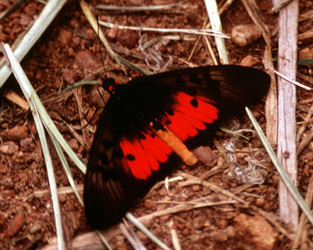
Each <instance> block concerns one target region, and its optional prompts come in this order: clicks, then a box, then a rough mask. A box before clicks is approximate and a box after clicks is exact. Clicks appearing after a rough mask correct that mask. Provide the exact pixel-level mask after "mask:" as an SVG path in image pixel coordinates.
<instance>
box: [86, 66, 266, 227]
mask: <svg viewBox="0 0 313 250" xmlns="http://www.w3.org/2000/svg"><path fill="white" fill-rule="evenodd" d="M269 85H270V77H269V75H268V74H266V73H265V72H263V71H261V70H258V69H254V68H248V67H243V66H235V65H221V66H204V67H197V68H188V69H180V70H174V71H169V72H165V73H159V74H156V75H152V76H146V77H140V78H137V79H134V80H132V81H130V82H128V83H127V84H117V83H116V82H115V81H114V80H113V79H107V80H106V81H105V82H104V88H105V89H106V90H107V91H108V92H109V93H110V94H111V97H110V99H109V100H108V102H107V103H106V106H105V108H104V110H103V112H102V114H101V115H100V118H99V122H98V127H97V131H96V133H95V136H94V140H93V143H92V146H91V150H90V154H89V160H88V165H87V172H86V176H85V183H84V204H85V214H86V218H87V221H88V222H89V223H90V225H91V226H92V227H94V228H97V229H105V228H108V227H110V226H112V225H114V224H116V223H118V222H119V221H121V219H122V217H123V216H124V214H125V213H126V212H127V211H128V210H129V208H130V207H131V206H132V205H133V204H134V202H135V201H136V200H138V198H140V197H142V196H143V195H144V194H146V193H147V192H148V190H149V188H151V186H152V185H154V184H155V183H156V181H158V180H160V179H162V178H164V177H165V176H166V175H167V174H168V173H169V171H170V170H171V169H172V168H173V166H177V165H178V164H180V163H181V162H184V163H186V164H187V165H194V164H196V163H197V158H196V157H195V156H194V155H193V154H192V152H191V151H190V150H191V149H193V148H195V147H197V146H200V145H201V143H204V142H207V140H208V138H209V134H211V133H212V131H214V130H215V128H216V127H217V124H218V123H219V122H220V121H221V120H223V119H225V118H226V117H228V116H230V115H233V114H235V113H236V112H237V111H238V110H240V109H242V108H244V107H245V106H248V105H253V104H257V103H259V102H260V99H261V98H262V97H263V96H264V95H265V94H266V92H267V90H268V88H269Z"/></svg>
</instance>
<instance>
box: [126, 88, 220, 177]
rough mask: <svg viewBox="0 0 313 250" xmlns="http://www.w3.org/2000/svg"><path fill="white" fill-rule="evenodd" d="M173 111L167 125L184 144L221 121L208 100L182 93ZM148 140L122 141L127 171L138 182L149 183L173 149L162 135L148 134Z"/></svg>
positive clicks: (178, 96)
mask: <svg viewBox="0 0 313 250" xmlns="http://www.w3.org/2000/svg"><path fill="white" fill-rule="evenodd" d="M174 98H175V100H176V101H177V103H176V104H175V105H174V107H173V112H169V113H171V114H169V113H166V118H165V119H166V120H164V121H163V123H164V125H166V126H167V127H168V129H169V130H170V131H171V132H172V133H174V134H175V135H176V136H177V137H178V138H179V139H180V140H181V141H185V140H187V139H188V138H190V137H195V136H196V135H197V134H198V131H199V130H205V129H206V124H209V123H213V122H214V121H215V120H217V118H218V109H217V108H216V107H215V106H213V105H212V104H211V103H212V102H211V101H210V100H209V99H207V98H205V97H192V96H190V95H187V94H185V93H183V92H179V93H178V94H177V95H176V96H175V97H174ZM143 135H144V139H138V140H132V141H129V140H127V139H125V138H124V139H122V140H121V142H120V147H121V149H122V151H123V154H124V156H125V161H123V162H124V170H125V172H126V173H129V172H131V174H132V175H133V176H134V177H135V178H137V179H143V180H146V179H147V178H148V177H149V176H151V174H152V171H158V170H159V168H160V164H161V163H164V162H166V161H167V160H168V156H169V155H170V154H171V153H172V152H173V150H172V149H171V148H170V147H169V146H168V145H167V144H166V143H165V142H163V141H162V140H161V139H160V138H159V137H158V136H153V135H152V134H151V133H144V134H143Z"/></svg>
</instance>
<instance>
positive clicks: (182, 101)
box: [167, 92, 218, 141]
mask: <svg viewBox="0 0 313 250" xmlns="http://www.w3.org/2000/svg"><path fill="white" fill-rule="evenodd" d="M174 98H175V99H176V101H177V103H176V104H175V105H174V107H173V109H174V111H173V113H172V114H168V113H167V119H168V121H169V124H167V127H168V128H169V129H170V130H171V131H172V132H173V133H174V134H175V135H176V136H177V137H178V138H179V139H180V140H182V141H185V140H187V139H188V138H190V137H194V136H196V135H197V134H198V130H205V129H206V125H205V124H209V123H213V122H214V121H216V120H217V119H218V108H217V107H215V106H214V105H212V104H211V103H213V102H212V101H211V100H210V99H208V98H205V97H203V96H196V97H193V96H190V95H187V94H185V93H183V92H178V94H177V95H176V96H175V97H174Z"/></svg>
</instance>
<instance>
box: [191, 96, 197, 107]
mask: <svg viewBox="0 0 313 250" xmlns="http://www.w3.org/2000/svg"><path fill="white" fill-rule="evenodd" d="M190 104H191V106H193V107H194V108H197V107H198V105H199V103H198V100H197V99H195V98H194V99H192V100H190Z"/></svg>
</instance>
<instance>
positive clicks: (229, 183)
mask: <svg viewBox="0 0 313 250" xmlns="http://www.w3.org/2000/svg"><path fill="white" fill-rule="evenodd" d="M11 2H13V1H9V0H4V1H2V2H1V3H0V12H2V11H3V10H5V9H6V8H7V7H8V6H9V5H10V3H11ZM98 2H100V1H90V6H94V4H97V3H98ZM101 2H103V3H106V4H112V5H117V6H123V5H135V4H137V5H138V4H139V5H146V4H151V5H156V4H161V3H169V1H162V0H150V1H143V0H129V1H122V0H120V1H119V0H115V1H105V0H103V1H101ZM172 2H175V1H172ZM220 2H221V1H220ZM258 2H259V7H260V9H261V11H262V15H263V17H264V20H265V21H266V23H267V24H268V25H269V27H270V28H271V29H272V30H275V28H276V24H277V23H276V22H277V15H275V14H272V13H271V12H270V9H271V4H270V1H258ZM300 2H301V13H302V12H305V11H307V10H308V9H310V8H311V9H312V7H313V4H312V3H309V1H304V0H302V1H300ZM186 4H188V5H189V6H191V7H189V8H188V9H186V10H179V9H175V13H172V12H170V11H167V12H157V13H149V12H144V13H131V14H121V13H119V14H106V13H104V12H103V11H102V12H101V11H98V10H95V9H93V11H94V13H95V14H97V15H98V16H99V19H100V20H106V21H108V22H112V23H115V24H120V25H129V26H151V27H159V28H163V27H166V28H200V27H203V25H204V24H205V23H206V20H207V14H206V11H205V7H204V3H203V1H187V2H186ZM42 8H43V5H42V4H41V3H39V2H37V1H31V0H25V1H24V2H23V3H22V4H21V5H19V6H18V7H17V8H16V9H15V10H13V11H12V12H11V13H10V14H9V15H8V16H6V17H5V18H4V19H2V20H1V21H0V41H3V42H6V43H9V44H11V45H12V44H13V42H14V41H15V40H16V39H17V37H18V36H19V35H20V34H21V32H22V31H24V30H25V29H26V28H27V27H28V26H29V24H30V23H31V22H32V21H33V20H34V18H36V16H38V15H39V13H40V11H41V10H42ZM222 22H223V28H224V31H225V33H227V34H230V32H231V29H232V27H234V26H236V25H238V24H248V23H252V21H251V19H250V18H249V16H248V14H247V12H246V11H245V9H244V7H243V5H242V4H241V2H240V1H235V2H234V3H233V4H232V5H231V6H230V7H229V8H228V9H227V10H226V11H225V12H224V14H223V15H222ZM301 24H302V25H301V27H300V28H299V29H300V30H299V32H300V33H301V32H304V31H307V30H309V29H312V21H310V20H309V21H305V22H302V23H301ZM104 31H105V33H106V36H107V37H108V39H109V40H110V42H111V43H112V44H114V45H116V46H119V48H123V50H124V51H125V50H126V49H128V50H130V52H131V53H133V52H135V51H136V52H140V50H139V49H138V40H139V38H140V37H142V36H143V34H146V35H147V36H148V39H149V40H150V39H152V38H154V37H157V36H159V35H160V34H158V33H152V32H141V33H139V32H134V31H117V30H116V29H111V30H110V29H104ZM125 37H127V39H125ZM209 40H210V41H211V42H212V44H213V45H214V41H213V39H212V38H209ZM276 40H277V37H276V36H275V34H274V35H273V37H272V45H273V48H274V49H273V53H274V55H273V56H274V57H275V56H276V55H275V53H276V48H277V44H276ZM195 44H196V41H183V40H181V39H179V40H170V41H169V42H168V43H167V44H166V45H163V47H161V50H160V52H159V53H162V54H163V57H164V60H165V61H166V60H168V57H167V56H168V55H170V56H171V57H172V59H173V65H172V66H171V67H170V68H168V70H170V69H174V68H182V67H187V66H188V65H186V62H187V60H188V57H189V56H190V54H191V53H192V50H193V48H194V46H195ZM226 45H227V49H228V52H229V58H230V63H232V64H240V63H243V62H242V60H243V59H244V58H245V60H248V63H247V64H248V65H250V66H252V64H253V66H255V67H257V68H263V66H262V57H263V52H264V46H265V45H264V41H263V40H262V39H261V38H260V39H258V40H257V41H254V42H253V43H252V44H250V45H248V46H246V47H239V46H237V45H235V44H234V43H233V42H232V41H231V40H228V41H227V42H226ZM101 46H102V45H101ZM306 47H308V48H310V47H309V44H308V41H305V42H303V43H302V44H300V48H301V49H303V48H306ZM213 50H214V53H215V55H216V56H217V51H216V48H215V46H213ZM101 51H102V52H103V57H104V58H101V56H100V53H99V52H100V46H99V42H98V38H97V35H96V34H95V33H94V32H93V30H92V29H91V27H90V25H89V23H88V22H87V20H86V17H85V16H84V15H83V14H82V11H81V9H80V7H79V3H78V1H70V3H68V4H67V5H66V6H65V7H64V8H63V10H62V11H61V12H60V13H59V15H58V17H57V18H56V19H55V20H54V22H53V23H52V24H51V25H50V27H49V28H48V30H46V32H45V33H44V35H43V36H42V37H41V38H40V40H39V41H38V42H37V43H36V44H35V46H34V47H33V48H32V50H31V51H30V52H29V53H28V55H27V58H25V59H24V60H23V63H22V65H23V67H24V69H25V71H26V73H27V75H28V77H29V79H30V81H31V82H32V84H33V86H34V88H35V89H36V90H37V92H38V95H39V96H40V98H41V100H42V101H43V103H44V105H45V107H46V109H47V110H48V112H49V115H50V116H51V117H52V119H53V120H54V122H55V123H56V124H57V127H58V129H59V130H60V132H61V133H62V135H63V136H64V138H65V139H66V140H67V141H68V143H69V144H70V146H71V147H72V148H73V150H74V151H75V152H76V153H77V155H78V157H79V158H80V159H82V160H83V161H84V162H87V159H88V150H89V145H90V143H91V142H92V135H93V133H90V137H88V140H87V141H86V140H83V143H81V142H79V141H78V140H77V138H75V137H74V136H73V134H72V133H71V132H70V131H69V129H68V126H67V125H70V126H72V127H74V129H76V132H77V133H78V135H79V136H81V130H80V129H79V127H80V117H79V115H78V105H77V102H78V101H79V100H78V99H76V98H75V97H74V95H73V93H72V92H70V94H60V93H59V91H60V90H61V89H64V88H65V87H67V86H70V85H71V84H73V83H74V82H76V81H79V80H82V79H83V78H84V77H86V76H88V75H89V76H90V75H91V76H94V74H95V72H96V69H99V68H100V69H102V64H101V61H102V60H103V62H104V65H105V66H104V67H105V71H106V74H107V75H108V76H114V77H116V78H117V79H118V81H121V82H125V81H127V80H128V79H129V77H134V76H137V75H139V74H138V73H135V72H134V71H131V70H130V69H126V72H127V74H128V77H126V76H125V74H124V73H123V71H122V70H121V69H120V68H119V66H117V65H116V63H115V62H113V61H112V59H111V58H110V56H109V54H108V53H107V52H106V50H105V49H104V48H103V47H101ZM120 55H121V56H125V54H123V53H120ZM126 57H127V59H128V60H130V61H132V62H134V63H137V64H139V65H141V66H143V67H146V68H147V66H146V65H145V63H144V61H143V60H141V59H138V58H134V57H132V56H126ZM251 57H252V59H253V60H251ZM251 61H253V62H255V63H252V62H251ZM190 63H191V64H193V65H211V64H213V61H212V59H211V56H210V54H209V52H208V49H207V47H206V45H205V42H204V40H203V39H202V38H200V39H199V44H198V45H196V46H195V51H194V53H193V56H192V57H191V59H190ZM299 72H301V73H302V74H305V75H307V76H310V72H311V71H310V66H299ZM100 77H103V73H102V76H100ZM97 78H99V75H98V77H97ZM9 90H13V91H15V92H16V93H18V94H19V95H20V96H22V92H21V91H20V89H19V87H18V85H17V84H16V82H15V81H14V79H13V78H10V79H9V80H8V81H7V83H6V85H5V87H3V88H2V90H1V91H2V98H1V109H0V128H1V130H0V139H1V140H0V248H1V249H36V248H42V247H44V246H45V245H48V244H53V243H55V235H56V232H55V225H54V216H53V209H52V203H51V199H50V192H49V184H48V179H47V173H46V168H45V165H44V161H43V157H42V152H41V147H40V143H39V139H38V135H37V132H36V129H35V126H34V122H33V119H32V116H31V114H30V112H28V111H25V110H23V109H21V108H20V107H19V106H17V105H16V104H13V103H12V102H10V101H8V100H7V99H6V98H4V96H5V93H6V92H7V91H9ZM82 96H83V101H82V103H81V104H82V106H83V112H84V113H86V114H87V115H86V116H87V120H88V121H90V125H91V126H92V127H93V128H95V126H96V121H97V118H98V113H97V114H96V115H95V116H93V114H94V111H95V110H99V109H100V107H99V106H102V101H99V96H98V94H97V91H92V88H91V87H83V88H82ZM96 98H98V101H97V100H94V99H96ZM100 100H101V99H100ZM311 102H312V99H311V97H310V96H309V94H306V93H303V91H301V93H299V103H300V104H299V105H300V106H301V109H300V110H299V111H298V118H299V121H302V120H303V117H306V115H307V112H308V109H309V107H310V106H309V105H310V103H311ZM253 110H254V115H255V116H256V117H257V119H258V121H259V122H260V124H261V126H262V127H263V128H264V125H265V118H264V111H263V110H264V106H263V105H262V104H261V105H258V106H257V107H254V108H253ZM225 126H227V128H228V129H231V130H238V129H241V128H252V125H251V122H250V121H249V120H248V119H247V117H246V116H245V115H242V117H240V118H235V119H233V120H232V121H231V122H229V124H225ZM245 135H246V136H248V137H249V140H248V141H247V140H245V139H243V138H241V137H233V136H230V135H227V134H225V133H224V132H217V136H216V141H215V142H214V143H212V145H213V147H212V151H210V150H209V151H208V152H206V154H209V155H210V156H211V157H212V158H213V160H210V161H209V162H208V164H207V165H208V166H204V165H198V166H195V167H192V168H189V167H186V166H181V167H180V168H178V170H177V171H178V172H177V173H176V174H178V175H181V176H182V177H183V180H179V181H175V182H172V183H171V184H170V188H169V193H168V192H167V191H166V189H165V187H164V185H159V186H158V187H156V188H154V189H153V190H152V191H151V192H150V193H149V194H148V195H147V196H146V197H145V199H143V200H141V201H139V202H138V204H137V205H136V207H135V208H134V209H133V210H132V213H133V214H134V215H135V216H136V217H141V216H144V215H148V214H151V213H153V212H155V211H162V210H165V209H167V208H169V207H171V206H174V205H175V204H176V203H177V202H187V201H192V200H195V199H198V198H201V197H205V199H209V200H210V201H221V200H227V198H226V196H223V195H221V194H220V193H216V192H213V191H212V189H211V188H210V187H208V186H207V185H206V184H205V183H202V184H201V183H199V178H202V177H203V176H204V175H207V176H206V177H205V179H204V180H205V181H206V182H209V183H214V184H215V185H217V186H219V187H221V188H224V189H225V190H228V191H231V192H232V193H234V194H236V195H237V196H238V197H240V198H241V199H243V200H245V201H246V202H249V203H250V204H252V205H255V206H256V207H257V208H259V209H260V210H262V211H265V212H269V213H272V214H274V215H278V192H277V189H278V181H279V177H278V175H277V173H276V171H275V170H274V168H273V166H272V164H271V163H270V160H269V158H268V156H267V154H266V153H265V150H264V149H263V146H262V145H261V143H260V141H259V139H258V138H257V137H256V135H255V134H254V133H245ZM230 141H232V142H233V143H234V145H235V148H236V157H237V164H238V165H239V166H240V167H241V170H242V171H248V172H249V171H250V172H249V173H250V174H251V173H252V172H251V170H247V169H246V165H247V162H246V161H245V158H246V157H251V158H252V159H256V160H257V161H258V163H259V164H261V165H262V167H257V171H256V172H253V174H255V175H256V176H257V178H258V177H260V179H261V181H260V182H257V181H255V180H254V181H252V183H251V180H250V183H247V181H246V176H247V175H237V176H234V175H233V174H232V173H233V170H232V168H231V164H230V163H229V162H227V161H226V159H227V153H225V152H226V151H225V148H224V143H226V142H230ZM219 148H222V149H224V155H223V154H222V152H221V150H220V149H219ZM51 151H52V156H53V163H54V167H55V174H56V180H57V185H58V187H59V188H64V187H69V182H68V180H67V178H66V176H65V174H64V172H63V169H62V166H61V163H60V161H59V160H58V158H57V155H56V153H55V151H53V149H52V147H51ZM228 155H229V154H228ZM225 157H226V158H225ZM312 159H313V154H312V144H309V146H308V147H307V148H306V149H305V150H304V151H303V152H302V154H301V155H300V157H299V183H300V190H301V191H306V190H307V185H308V183H309V180H310V177H311V172H312V167H313V165H312ZM216 166H217V168H216V170H214V171H213V172H210V170H211V169H214V167H216ZM71 170H72V174H73V177H74V180H75V182H76V183H77V184H78V185H80V188H81V189H80V190H82V184H83V174H82V173H81V172H80V170H78V169H77V168H76V167H75V166H74V165H73V164H71ZM246 174H247V173H246ZM190 176H193V177H196V178H198V179H197V180H194V179H193V177H190ZM69 190H70V188H69ZM169 194H170V195H169ZM59 198H60V204H61V210H62V219H63V225H64V230H65V237H66V241H67V243H68V244H69V245H70V244H71V241H72V240H73V238H75V237H76V236H78V235H82V234H85V233H87V232H90V231H92V229H91V228H90V227H89V226H88V225H87V224H86V220H85V217H84V213H83V209H82V208H81V206H80V204H79V203H78V201H77V199H76V198H75V196H74V194H73V193H68V194H61V195H60V197H59ZM175 202H176V203H175ZM170 222H173V225H172V226H170ZM146 226H147V227H148V228H149V229H150V230H151V231H152V232H153V233H154V234H155V235H156V236H157V237H158V238H159V239H161V240H162V241H163V242H164V243H165V244H167V245H168V246H169V247H170V248H171V249H173V248H174V247H173V241H172V236H171V233H170V228H172V229H174V230H175V231H176V233H177V235H178V241H179V244H180V245H181V247H182V249H277V248H280V249H287V247H289V246H292V245H291V242H290V240H289V239H288V238H287V237H286V235H284V234H282V233H281V232H279V230H278V228H277V227H276V226H274V225H273V224H271V223H269V221H268V220H267V219H265V217H264V216H262V215H260V213H259V212H258V211H256V210H255V209H252V208H251V207H249V206H247V205H245V204H243V203H240V202H238V203H236V204H225V205H213V206H207V207H203V208H194V209H191V210H189V211H187V210H186V211H183V212H178V213H175V214H169V215H164V216H160V217H157V218H155V219H153V220H150V221H148V222H147V223H146ZM285 229H286V230H287V231H288V227H285ZM106 235H107V236H108V239H109V241H110V244H111V245H112V247H113V248H114V249H130V248H131V245H130V244H129V243H128V241H127V240H126V238H125V237H124V236H123V234H122V233H121V231H120V230H119V229H118V228H113V229H111V230H109V232H107V233H106ZM137 235H138V237H139V239H140V240H141V241H142V243H143V244H144V245H145V246H146V247H147V248H148V249H155V248H157V247H156V245H155V244H154V243H152V242H151V241H150V240H149V239H148V238H147V237H146V236H145V235H144V234H143V233H141V232H138V233H137ZM88 241H90V242H91V243H90V244H95V245H93V246H94V247H92V248H94V249H96V247H99V243H98V241H97V240H94V241H93V239H88ZM85 242H87V240H85ZM79 244H80V243H78V245H79ZM81 244H82V243H81ZM90 246H91V245H89V248H91V247H90ZM97 249H98V248H97Z"/></svg>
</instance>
